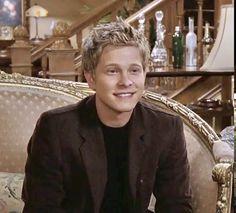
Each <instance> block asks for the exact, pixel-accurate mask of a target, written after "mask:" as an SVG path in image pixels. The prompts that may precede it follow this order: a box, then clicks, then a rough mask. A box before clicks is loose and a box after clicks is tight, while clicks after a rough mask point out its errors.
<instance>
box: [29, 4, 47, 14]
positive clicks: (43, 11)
mask: <svg viewBox="0 0 236 213" xmlns="http://www.w3.org/2000/svg"><path fill="white" fill-rule="evenodd" d="M47 14H48V11H47V10H46V9H45V8H43V7H42V6H39V5H37V4H36V5H33V6H32V7H30V8H29V9H28V10H27V11H26V12H25V15H26V16H32V17H44V16H47Z"/></svg>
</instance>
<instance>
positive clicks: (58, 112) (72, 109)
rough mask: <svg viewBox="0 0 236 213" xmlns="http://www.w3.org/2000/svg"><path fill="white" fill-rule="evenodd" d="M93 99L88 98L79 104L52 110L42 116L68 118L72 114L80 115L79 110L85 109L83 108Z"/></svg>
mask: <svg viewBox="0 0 236 213" xmlns="http://www.w3.org/2000/svg"><path fill="white" fill-rule="evenodd" d="M89 99H91V97H86V98H84V99H82V100H80V101H78V102H77V103H74V104H68V105H65V106H61V107H57V108H54V109H50V110H48V111H46V112H44V113H42V116H53V117H54V116H59V117H60V116H66V115H70V114H75V113H78V111H79V110H81V109H83V107H84V106H85V105H86V102H87V101H88V100H89Z"/></svg>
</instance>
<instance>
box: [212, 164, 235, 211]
mask: <svg viewBox="0 0 236 213" xmlns="http://www.w3.org/2000/svg"><path fill="white" fill-rule="evenodd" d="M212 178H213V180H214V181H215V182H217V184H218V197H217V204H216V213H230V206H231V199H230V198H231V194H232V182H233V164H232V162H220V163H217V164H216V165H215V166H214V168H213V170H212Z"/></svg>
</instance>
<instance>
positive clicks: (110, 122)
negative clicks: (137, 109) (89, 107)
mask: <svg viewBox="0 0 236 213" xmlns="http://www.w3.org/2000/svg"><path fill="white" fill-rule="evenodd" d="M97 114H98V117H99V119H100V121H101V122H102V123H103V124H104V125H106V126H109V127H123V126H125V125H126V124H127V123H128V122H129V119H130V117H131V115H132V111H131V112H121V113H119V112H117V113H115V112H114V111H113V112H106V113H104V112H103V111H100V110H99V109H97Z"/></svg>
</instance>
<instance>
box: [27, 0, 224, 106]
mask: <svg viewBox="0 0 236 213" xmlns="http://www.w3.org/2000/svg"><path fill="white" fill-rule="evenodd" d="M50 2H51V1H47V0H44V1H43V0H41V2H40V4H41V5H42V6H44V7H47V8H48V9H49V8H50V7H53V6H55V4H54V5H53V4H52V2H51V3H50ZM63 2H64V4H66V3H67V1H63ZM127 2H129V4H128V3H127ZM144 2H146V3H147V2H150V3H148V4H146V5H138V4H137V2H136V3H135V2H134V1H127V0H113V1H105V0H101V1H99V5H98V1H95V0H89V1H87V0H86V1H85V0H84V1H83V0H80V1H78V4H80V5H82V6H80V7H79V6H78V7H75V8H71V11H72V12H71V13H70V14H69V16H68V17H67V19H68V20H70V21H71V22H72V21H73V24H72V25H71V26H70V27H69V30H68V31H67V32H66V34H65V35H63V36H64V38H63V39H64V41H65V42H67V40H68V39H69V38H71V37H74V38H75V40H76V43H77V46H78V47H80V45H81V43H82V37H83V36H82V32H83V31H85V29H87V28H89V27H92V26H94V25H95V24H96V23H98V22H101V21H107V20H109V21H111V20H115V18H116V16H117V15H120V14H123V15H124V16H125V15H129V16H128V18H127V19H126V21H127V22H128V23H130V24H131V25H133V26H134V27H136V28H137V27H138V18H139V16H140V14H144V16H145V18H146V25H145V28H146V29H145V35H146V37H147V38H148V39H149V41H150V43H151V42H153V39H155V36H154V37H153V33H154V34H155V32H154V31H152V27H153V23H154V21H155V18H154V17H155V12H156V11H157V10H162V11H163V12H164V25H165V26H166V30H167V31H166V37H165V44H166V47H167V49H168V55H169V61H170V62H171V55H172V37H171V36H172V34H173V31H174V28H175V26H176V25H181V26H182V27H183V29H185V28H184V26H185V21H184V20H185V16H186V15H189V14H190V13H191V12H194V13H196V11H195V10H193V11H191V10H190V9H187V8H185V7H187V6H186V4H185V3H186V2H188V1H186V0H185V1H184V0H154V1H144ZM197 2H198V6H200V7H201V6H203V4H202V5H201V3H203V1H197ZM44 4H45V5H44ZM141 6H143V7H141ZM65 7H66V5H65ZM140 7H141V9H139V8H140ZM58 8H59V7H58ZM60 8H63V7H60ZM60 8H59V9H58V11H57V12H58V14H59V15H58V16H63V11H64V10H62V9H60ZM137 9H138V11H136V10H137ZM135 11H136V12H135ZM197 12H199V11H198V10H197ZM77 13H78V14H80V16H79V17H78V18H75V14H77ZM131 13H132V14H131ZM52 15H53V14H52ZM54 16H56V14H54ZM200 18H201V17H200ZM198 21H199V20H198ZM200 26H201V27H202V25H200ZM58 39H61V38H58V37H50V38H48V39H47V40H45V41H44V42H43V43H42V44H40V45H39V46H34V47H33V48H32V50H31V63H32V64H34V65H35V66H34V67H36V72H35V73H38V71H39V70H38V69H40V70H42V71H43V72H41V73H42V76H44V77H53V78H54V77H55V78H57V77H58V76H59V77H60V78H65V77H66V75H69V77H72V79H74V80H82V74H81V72H80V62H81V60H80V59H81V56H80V54H79V49H78V50H76V52H75V53H74V56H73V57H74V59H73V60H74V64H75V66H74V67H73V70H70V71H69V72H68V73H63V72H61V73H58V70H54V69H53V67H49V64H48V59H47V55H48V50H47V48H49V47H51V46H52V44H54V43H55V42H58ZM48 69H49V70H48ZM47 71H49V72H47ZM42 76H41V77H42ZM164 80H165V79H164ZM178 81H179V82H182V83H180V84H179V85H178V88H174V89H172V91H169V93H168V94H167V95H168V96H169V97H172V98H174V99H176V100H178V101H180V102H182V103H184V104H189V103H192V102H194V101H196V100H199V98H201V97H202V98H203V97H206V94H207V97H212V98H214V97H218V94H219V92H220V91H221V79H220V78H219V77H218V78H216V79H214V78H211V77H209V78H207V79H206V78H202V77H197V78H196V77H195V78H189V79H186V78H182V79H181V78H179V80H178ZM181 84H182V85H181ZM215 88H217V89H215ZM209 91H210V92H209ZM213 94H214V95H213Z"/></svg>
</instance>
